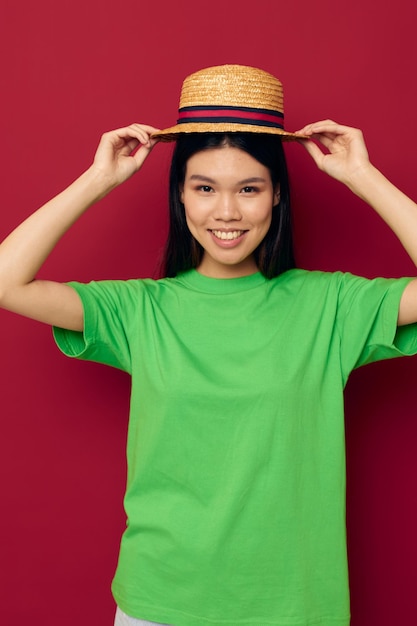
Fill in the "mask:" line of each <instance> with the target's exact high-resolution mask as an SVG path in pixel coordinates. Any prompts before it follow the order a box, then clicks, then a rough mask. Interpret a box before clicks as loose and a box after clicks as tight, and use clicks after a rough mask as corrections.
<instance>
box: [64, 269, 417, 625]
mask: <svg viewBox="0 0 417 626" xmlns="http://www.w3.org/2000/svg"><path fill="white" fill-rule="evenodd" d="M408 280H409V279H400V280H394V279H375V280H372V281H368V280H366V279H363V278H358V277H356V276H352V275H350V274H342V273H334V274H331V273H323V272H307V271H304V270H291V271H288V272H286V273H285V274H282V275H281V276H279V277H277V278H275V279H272V280H267V279H265V278H264V277H263V276H262V275H261V274H259V273H258V274H254V275H251V276H247V277H243V278H237V279H214V278H208V277H205V276H202V275H200V274H199V273H198V272H197V271H195V270H191V271H189V272H186V273H184V274H181V275H179V276H178V277H176V278H170V279H162V280H158V281H153V280H150V279H145V280H129V281H102V282H96V283H90V284H88V285H83V284H78V283H71V285H72V286H73V287H74V288H75V289H76V290H77V292H78V293H79V294H80V297H81V299H82V302H83V306H84V311H85V331H84V335H82V334H81V333H74V332H70V331H65V330H60V329H55V331H54V332H55V337H56V340H57V342H58V345H59V346H60V348H61V349H62V350H63V351H64V352H65V353H66V354H68V355H70V356H74V357H78V358H83V359H89V360H92V361H97V362H102V363H106V364H108V365H112V366H115V367H118V368H121V369H122V370H125V371H126V372H129V373H130V374H131V376H132V392H131V410H130V422H129V433H128V442H127V457H128V478H127V491H126V497H125V508H126V514H127V527H126V531H125V533H124V535H123V538H122V542H121V550H120V557H119V563H118V567H117V571H116V574H115V578H114V581H113V586H112V589H113V594H114V597H115V600H116V602H117V603H118V605H119V606H120V607H121V608H122V610H123V611H124V612H125V613H127V614H128V615H131V616H133V617H137V618H141V619H146V620H150V621H155V622H162V623H167V624H175V625H176V626H202V625H205V626H214V625H218V626H220V625H221V626H226V625H227V626H232V625H242V626H267V625H268V626H272V625H275V626H307V625H309V626H310V625H313V624H322V625H323V626H336V625H337V626H346V625H347V624H348V623H349V588H348V569H347V558H346V536H345V535H346V530H345V452H344V420H343V389H344V386H345V384H346V381H347V378H348V376H349V373H350V372H351V370H352V369H353V368H355V367H358V366H359V365H363V364H365V363H369V362H371V361H375V360H378V359H384V358H391V357H395V356H399V355H401V354H411V353H415V352H417V327H416V326H408V327H402V328H400V329H398V330H397V327H396V322H397V315H398V306H399V301H400V298H401V294H402V292H403V290H404V287H405V285H406V284H407V282H408Z"/></svg>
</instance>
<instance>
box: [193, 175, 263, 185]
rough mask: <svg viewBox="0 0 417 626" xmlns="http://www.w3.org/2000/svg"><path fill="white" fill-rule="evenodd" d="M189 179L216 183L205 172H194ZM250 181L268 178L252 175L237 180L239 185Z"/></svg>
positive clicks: (261, 181)
mask: <svg viewBox="0 0 417 626" xmlns="http://www.w3.org/2000/svg"><path fill="white" fill-rule="evenodd" d="M189 180H201V181H204V182H206V183H215V182H216V181H215V180H214V179H213V178H210V177H209V176H203V174H192V176H190V178H189ZM249 183H266V179H265V178H262V177H261V176H252V177H251V178H244V179H243V180H239V181H238V182H237V184H238V185H248V184H249Z"/></svg>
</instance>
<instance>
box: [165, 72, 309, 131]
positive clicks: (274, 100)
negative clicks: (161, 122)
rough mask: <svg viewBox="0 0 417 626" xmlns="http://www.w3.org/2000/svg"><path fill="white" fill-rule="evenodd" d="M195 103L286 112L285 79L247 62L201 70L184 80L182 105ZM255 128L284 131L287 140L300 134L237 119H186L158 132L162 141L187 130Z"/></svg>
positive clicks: (258, 129) (257, 129) (181, 96)
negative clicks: (241, 122) (281, 79)
mask: <svg viewBox="0 0 417 626" xmlns="http://www.w3.org/2000/svg"><path fill="white" fill-rule="evenodd" d="M195 106H207V107H209V106H225V107H227V106H232V107H250V108H254V109H262V110H268V111H271V112H279V113H282V114H283V113H284V94H283V88H282V84H281V82H280V81H279V80H278V79H277V78H275V76H273V75H272V74H269V73H268V72H265V71H264V70H260V69H257V68H255V67H249V66H245V65H219V66H215V67H208V68H206V69H203V70H199V71H198V72H195V73H194V74H191V75H190V76H187V78H186V79H185V80H184V82H183V85H182V90H181V95H180V103H179V108H180V109H182V108H184V107H195ZM208 132H218V133H222V132H251V133H264V134H265V133H266V134H274V135H281V136H282V139H283V140H289V139H297V138H299V137H300V136H299V135H295V134H294V133H289V132H287V131H285V130H283V129H281V128H275V127H273V126H263V125H261V124H257V122H256V121H254V122H253V124H252V123H250V124H239V123H236V122H227V121H226V122H210V121H208V122H193V121H190V122H183V123H181V124H176V125H175V126H171V127H170V128H165V129H164V130H161V131H158V132H157V133H154V135H153V137H155V138H158V139H159V140H160V141H174V140H175V139H177V138H178V136H179V135H181V134H183V133H208Z"/></svg>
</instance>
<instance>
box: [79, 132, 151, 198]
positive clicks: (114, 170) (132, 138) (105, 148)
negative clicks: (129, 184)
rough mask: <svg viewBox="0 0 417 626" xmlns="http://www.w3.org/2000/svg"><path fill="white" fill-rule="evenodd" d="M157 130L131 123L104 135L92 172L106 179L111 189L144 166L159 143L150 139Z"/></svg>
mask: <svg viewBox="0 0 417 626" xmlns="http://www.w3.org/2000/svg"><path fill="white" fill-rule="evenodd" d="M157 130H158V129H157V128H154V127H153V126H147V125H146V124H131V125H130V126H126V127H125V128H118V129H116V130H112V131H110V132H107V133H104V134H103V135H102V137H101V141H100V143H99V145H98V148H97V152H96V154H95V157H94V162H93V164H92V166H91V169H92V170H93V171H94V172H95V173H96V174H97V175H99V176H103V177H104V179H105V181H106V184H107V185H108V187H109V190H110V189H113V188H114V187H117V185H120V184H121V183H123V182H124V181H125V180H127V179H128V178H130V177H131V176H132V175H133V174H134V173H135V172H137V171H138V170H139V169H140V168H141V167H142V164H143V162H144V161H145V159H146V158H147V157H148V155H149V153H150V152H151V150H152V148H153V147H154V145H155V144H156V143H157V139H151V134H152V133H155V132H157ZM138 146H139V147H138Z"/></svg>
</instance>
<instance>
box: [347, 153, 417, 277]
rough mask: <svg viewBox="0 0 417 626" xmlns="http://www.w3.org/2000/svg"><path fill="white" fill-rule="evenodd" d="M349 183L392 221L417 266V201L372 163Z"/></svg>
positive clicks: (355, 191)
mask: <svg viewBox="0 0 417 626" xmlns="http://www.w3.org/2000/svg"><path fill="white" fill-rule="evenodd" d="M347 185H348V187H349V188H350V189H351V190H352V191H353V192H354V193H355V194H356V195H357V196H359V197H360V198H362V200H364V201H365V202H366V203H367V204H369V205H370V206H371V207H372V208H373V209H374V210H375V211H376V212H377V213H378V214H379V215H380V217H381V218H382V219H383V220H384V221H385V222H386V223H387V224H388V226H389V227H390V228H391V230H392V231H393V232H394V233H395V234H396V235H397V237H398V239H399V240H400V241H401V243H402V245H403V246H404V248H405V250H406V251H407V253H408V254H409V255H410V257H411V259H412V260H413V262H414V264H415V265H416V266H417V205H416V203H415V202H413V201H412V200H411V199H410V198H409V197H408V196H406V195H405V194H404V193H403V192H402V191H400V190H399V189H398V188H397V187H395V185H393V184H392V183H391V182H390V181H389V180H388V179H387V178H386V177H385V176H384V175H383V174H382V173H381V172H380V171H379V170H377V169H376V168H375V167H374V166H373V165H371V164H369V165H368V166H367V167H364V168H361V169H358V170H357V171H356V172H355V174H354V175H353V176H352V177H351V179H350V180H349V182H348V183H347Z"/></svg>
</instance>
